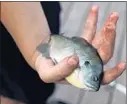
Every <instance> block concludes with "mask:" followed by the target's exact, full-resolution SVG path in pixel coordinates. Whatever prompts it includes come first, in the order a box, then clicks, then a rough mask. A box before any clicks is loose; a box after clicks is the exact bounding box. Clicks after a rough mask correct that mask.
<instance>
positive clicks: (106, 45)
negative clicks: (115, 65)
mask: <svg viewBox="0 0 127 104" xmlns="http://www.w3.org/2000/svg"><path fill="white" fill-rule="evenodd" d="M117 20H118V14H117V13H115V12H114V13H112V14H111V15H110V16H109V17H108V19H107V21H106V22H105V24H104V26H103V28H102V30H101V31H100V32H99V33H98V35H97V36H96V37H95V39H94V40H93V42H92V44H93V46H94V47H95V48H96V49H97V50H98V52H99V54H100V56H101V58H102V60H103V62H104V63H105V64H106V63H107V62H108V61H109V60H110V58H111V57H112V55H113V50H114V44H115V36H116V23H117Z"/></svg>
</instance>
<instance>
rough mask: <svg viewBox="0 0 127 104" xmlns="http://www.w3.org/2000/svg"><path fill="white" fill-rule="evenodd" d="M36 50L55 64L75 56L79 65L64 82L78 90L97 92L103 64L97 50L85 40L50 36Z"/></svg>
mask: <svg viewBox="0 0 127 104" xmlns="http://www.w3.org/2000/svg"><path fill="white" fill-rule="evenodd" d="M37 49H38V50H39V51H40V52H41V53H42V55H43V56H45V57H50V58H51V59H52V60H53V61H54V63H56V64H57V63H59V62H60V61H61V60H63V59H64V58H65V57H67V56H71V55H74V54H76V55H77V56H78V58H79V65H78V67H77V68H76V69H75V70H74V72H72V74H71V75H69V76H68V77H66V80H67V81H68V82H69V83H70V84H72V85H73V86H75V87H78V88H82V89H85V90H90V91H98V90H99V88H100V85H101V81H102V78H103V63H102V60H101V58H100V56H99V54H98V52H97V50H96V49H95V48H94V47H93V46H92V45H90V44H89V43H88V42H87V41H86V40H85V39H83V38H80V37H71V38H69V37H65V36H62V35H52V36H51V38H50V40H49V43H48V44H41V45H39V46H38V48H37Z"/></svg>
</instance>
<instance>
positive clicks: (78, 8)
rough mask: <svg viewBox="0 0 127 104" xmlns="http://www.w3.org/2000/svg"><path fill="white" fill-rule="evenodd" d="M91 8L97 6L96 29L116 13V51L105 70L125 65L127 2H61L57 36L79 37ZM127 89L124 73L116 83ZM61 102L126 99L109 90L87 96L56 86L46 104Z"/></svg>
mask: <svg viewBox="0 0 127 104" xmlns="http://www.w3.org/2000/svg"><path fill="white" fill-rule="evenodd" d="M93 4H98V5H99V7H100V9H99V16H98V24H97V26H98V28H97V31H99V30H100V29H101V27H102V26H103V24H104V22H105V20H106V18H107V16H108V15H109V14H110V13H111V12H113V11H115V12H118V13H119V20H118V23H117V30H116V43H115V51H114V55H113V57H112V59H111V60H110V61H109V63H108V64H107V65H105V68H106V69H109V68H111V67H113V66H115V65H116V64H117V63H119V62H120V61H126V58H127V56H126V36H127V30H126V18H127V17H126V2H60V6H61V13H60V24H61V25H60V26H61V27H60V33H65V34H66V36H69V37H72V36H80V35H81V33H82V30H83V25H84V23H85V20H86V17H87V15H88V12H89V10H90V8H91V6H92V5H93ZM117 82H118V83H120V84H122V85H124V86H125V87H126V71H125V72H124V73H123V74H122V75H121V76H120V77H119V78H118V79H117ZM52 100H61V101H63V102H67V103H68V104H126V96H125V95H124V94H122V93H121V92H119V91H118V90H116V89H115V88H112V87H110V86H102V87H101V89H100V91H98V92H96V93H94V92H86V91H84V90H81V89H78V88H75V87H73V86H70V85H61V84H56V87H55V91H54V93H53V94H52V96H50V98H49V99H48V101H47V102H50V101H52Z"/></svg>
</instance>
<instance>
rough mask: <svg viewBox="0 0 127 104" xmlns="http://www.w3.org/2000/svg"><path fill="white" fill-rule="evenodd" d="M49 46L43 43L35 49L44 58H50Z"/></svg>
mask: <svg viewBox="0 0 127 104" xmlns="http://www.w3.org/2000/svg"><path fill="white" fill-rule="evenodd" d="M49 47H50V46H49V44H48V43H45V44H40V45H39V46H38V47H37V50H38V51H39V52H41V53H42V55H43V56H44V57H50V54H49Z"/></svg>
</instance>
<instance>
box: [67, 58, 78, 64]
mask: <svg viewBox="0 0 127 104" xmlns="http://www.w3.org/2000/svg"><path fill="white" fill-rule="evenodd" d="M77 62H78V57H77V56H72V57H70V58H69V59H68V64H70V65H76V64H77Z"/></svg>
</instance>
